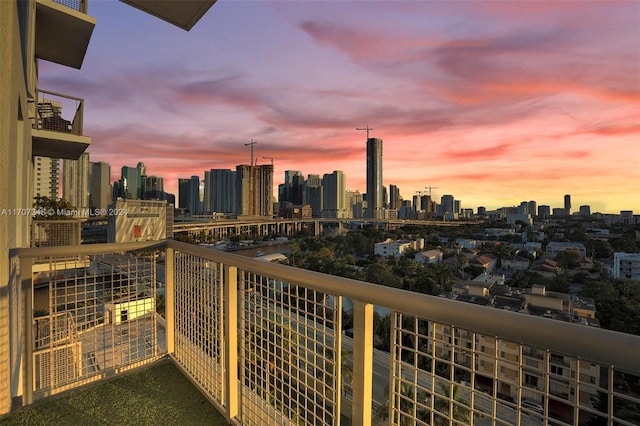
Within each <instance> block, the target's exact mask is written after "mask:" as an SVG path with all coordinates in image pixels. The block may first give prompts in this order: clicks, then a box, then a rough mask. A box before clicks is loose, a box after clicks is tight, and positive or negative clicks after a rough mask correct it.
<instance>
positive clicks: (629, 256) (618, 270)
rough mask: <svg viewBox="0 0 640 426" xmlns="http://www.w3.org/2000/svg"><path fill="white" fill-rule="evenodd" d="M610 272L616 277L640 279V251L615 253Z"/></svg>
mask: <svg viewBox="0 0 640 426" xmlns="http://www.w3.org/2000/svg"><path fill="white" fill-rule="evenodd" d="M610 272H611V276H612V277H613V278H615V279H621V280H622V279H624V280H636V281H640V253H624V252H618V253H614V254H613V267H612V268H611V271H610Z"/></svg>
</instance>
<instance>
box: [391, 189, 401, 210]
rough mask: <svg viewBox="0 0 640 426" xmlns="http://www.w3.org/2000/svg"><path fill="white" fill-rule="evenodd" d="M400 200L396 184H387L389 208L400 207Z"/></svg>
mask: <svg viewBox="0 0 640 426" xmlns="http://www.w3.org/2000/svg"><path fill="white" fill-rule="evenodd" d="M401 201H402V197H400V189H398V187H397V186H396V185H389V208H390V209H399V208H400V207H401V204H400V202H401Z"/></svg>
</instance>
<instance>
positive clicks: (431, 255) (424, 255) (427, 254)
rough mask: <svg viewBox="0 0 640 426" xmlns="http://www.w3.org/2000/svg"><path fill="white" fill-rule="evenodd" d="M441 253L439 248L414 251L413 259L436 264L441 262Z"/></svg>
mask: <svg viewBox="0 0 640 426" xmlns="http://www.w3.org/2000/svg"><path fill="white" fill-rule="evenodd" d="M442 256H443V253H442V252H441V251H440V250H425V251H421V252H419V253H416V255H415V257H414V259H415V260H416V261H417V262H421V263H427V264H438V263H440V262H442Z"/></svg>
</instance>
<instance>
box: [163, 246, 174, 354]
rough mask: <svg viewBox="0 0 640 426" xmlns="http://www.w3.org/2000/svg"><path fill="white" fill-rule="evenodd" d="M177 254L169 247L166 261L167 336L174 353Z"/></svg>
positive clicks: (168, 347)
mask: <svg viewBox="0 0 640 426" xmlns="http://www.w3.org/2000/svg"><path fill="white" fill-rule="evenodd" d="M175 255H176V252H175V250H174V249H172V248H170V247H167V248H166V254H165V262H164V285H165V288H164V316H165V319H166V324H167V326H166V329H165V335H166V337H167V353H168V354H172V353H173V352H174V350H175V347H174V344H175V336H174V330H175V327H176V317H175V310H174V309H175V306H176V303H175V297H176V296H175V285H174V284H175V283H174V279H175Z"/></svg>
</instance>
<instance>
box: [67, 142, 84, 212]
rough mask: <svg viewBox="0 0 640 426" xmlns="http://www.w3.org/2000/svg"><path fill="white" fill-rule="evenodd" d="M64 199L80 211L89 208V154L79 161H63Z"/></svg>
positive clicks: (81, 157) (82, 156)
mask: <svg viewBox="0 0 640 426" xmlns="http://www.w3.org/2000/svg"><path fill="white" fill-rule="evenodd" d="M62 166H63V169H62V198H64V199H66V200H67V201H69V202H70V203H71V205H72V206H74V207H75V208H77V209H79V210H80V211H82V210H85V209H88V208H89V174H90V173H91V169H90V167H89V153H88V152H85V153H83V154H82V155H81V156H80V158H78V159H77V160H62Z"/></svg>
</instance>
